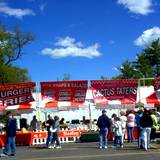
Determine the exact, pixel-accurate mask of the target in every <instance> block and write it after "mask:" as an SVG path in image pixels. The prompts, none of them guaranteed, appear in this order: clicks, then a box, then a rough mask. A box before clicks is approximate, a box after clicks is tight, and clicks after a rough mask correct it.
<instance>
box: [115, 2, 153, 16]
mask: <svg viewBox="0 0 160 160" xmlns="http://www.w3.org/2000/svg"><path fill="white" fill-rule="evenodd" d="M118 4H121V5H124V6H125V8H128V9H129V11H130V12H132V13H136V14H141V15H148V14H149V13H152V12H153V9H152V5H153V4H152V0H118Z"/></svg>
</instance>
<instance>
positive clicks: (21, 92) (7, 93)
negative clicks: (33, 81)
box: [0, 88, 32, 98]
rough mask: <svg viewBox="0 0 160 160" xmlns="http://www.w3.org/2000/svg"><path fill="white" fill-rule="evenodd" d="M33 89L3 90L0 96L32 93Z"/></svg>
mask: <svg viewBox="0 0 160 160" xmlns="http://www.w3.org/2000/svg"><path fill="white" fill-rule="evenodd" d="M31 91H32V88H23V89H15V90H9V91H3V92H0V98H6V97H12V96H17V95H22V94H27V93H31Z"/></svg>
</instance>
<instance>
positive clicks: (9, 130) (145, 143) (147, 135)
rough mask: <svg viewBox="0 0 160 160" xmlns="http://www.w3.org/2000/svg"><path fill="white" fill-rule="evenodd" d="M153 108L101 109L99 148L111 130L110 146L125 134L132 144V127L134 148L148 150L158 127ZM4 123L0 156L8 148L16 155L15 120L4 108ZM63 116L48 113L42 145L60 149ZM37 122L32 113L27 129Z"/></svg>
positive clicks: (116, 144) (35, 126) (105, 141)
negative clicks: (115, 110)
mask: <svg viewBox="0 0 160 160" xmlns="http://www.w3.org/2000/svg"><path fill="white" fill-rule="evenodd" d="M155 113H156V111H155V109H152V110H146V109H144V108H142V107H141V108H139V110H138V111H137V112H134V111H133V110H130V111H127V112H125V111H120V115H119V116H117V115H116V114H113V115H112V117H111V118H109V117H108V116H107V111H106V110H103V111H102V115H101V116H100V117H99V118H98V120H97V123H96V125H97V126H98V128H99V148H100V149H101V148H107V147H108V133H109V131H110V132H111V133H112V137H113V147H114V148H116V147H117V146H118V145H120V147H121V148H123V146H124V143H125V142H126V141H125V136H126V133H127V140H128V143H133V142H134V140H135V138H134V129H135V128H136V129H137V134H138V140H137V142H138V144H137V145H138V147H139V148H143V149H145V150H148V149H149V148H150V142H155V141H156V130H157V129H158V127H159V126H158V120H157V117H156V115H155ZM6 115H7V117H8V118H7V123H6V126H5V131H6V145H5V148H4V149H3V151H2V154H1V156H7V155H8V152H9V150H11V156H15V155H16V144H15V139H16V127H17V123H16V119H15V118H14V117H13V115H12V113H11V112H10V111H8V112H7V113H6ZM64 124H65V123H64V118H62V119H61V120H59V117H58V116H54V117H52V116H50V115H48V120H47V121H46V122H44V123H43V124H41V125H42V127H43V128H45V129H46V130H47V132H48V134H47V141H46V147H47V148H61V145H60V140H59V131H60V125H64ZM37 125H38V120H37V118H36V116H33V119H32V121H31V123H30V128H32V131H36V129H37Z"/></svg>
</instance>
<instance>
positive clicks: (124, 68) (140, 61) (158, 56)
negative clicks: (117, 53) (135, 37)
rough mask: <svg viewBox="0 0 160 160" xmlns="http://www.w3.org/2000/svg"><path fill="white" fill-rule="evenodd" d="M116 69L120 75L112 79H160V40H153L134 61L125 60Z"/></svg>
mask: <svg viewBox="0 0 160 160" xmlns="http://www.w3.org/2000/svg"><path fill="white" fill-rule="evenodd" d="M117 69H118V70H119V71H120V75H118V76H116V77H113V78H112V79H132V78H134V79H139V78H144V77H145V78H151V77H160V40H159V39H158V40H155V41H153V42H152V43H151V45H150V46H148V47H146V48H144V49H143V50H142V52H141V53H140V54H137V58H136V60H135V61H131V62H130V61H128V60H126V61H125V62H123V63H122V65H121V66H120V67H117Z"/></svg>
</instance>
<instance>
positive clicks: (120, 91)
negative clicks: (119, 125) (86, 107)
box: [91, 80, 138, 104]
mask: <svg viewBox="0 0 160 160" xmlns="http://www.w3.org/2000/svg"><path fill="white" fill-rule="evenodd" d="M137 87H138V81H137V80H98V81H96V80H92V81H91V88H92V93H93V98H94V102H95V103H101V104H103V103H104V104H106V102H108V101H112V100H119V101H122V103H124V104H125V103H126V104H127V103H130V102H131V101H132V102H133V101H134V102H135V101H136V96H137Z"/></svg>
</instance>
